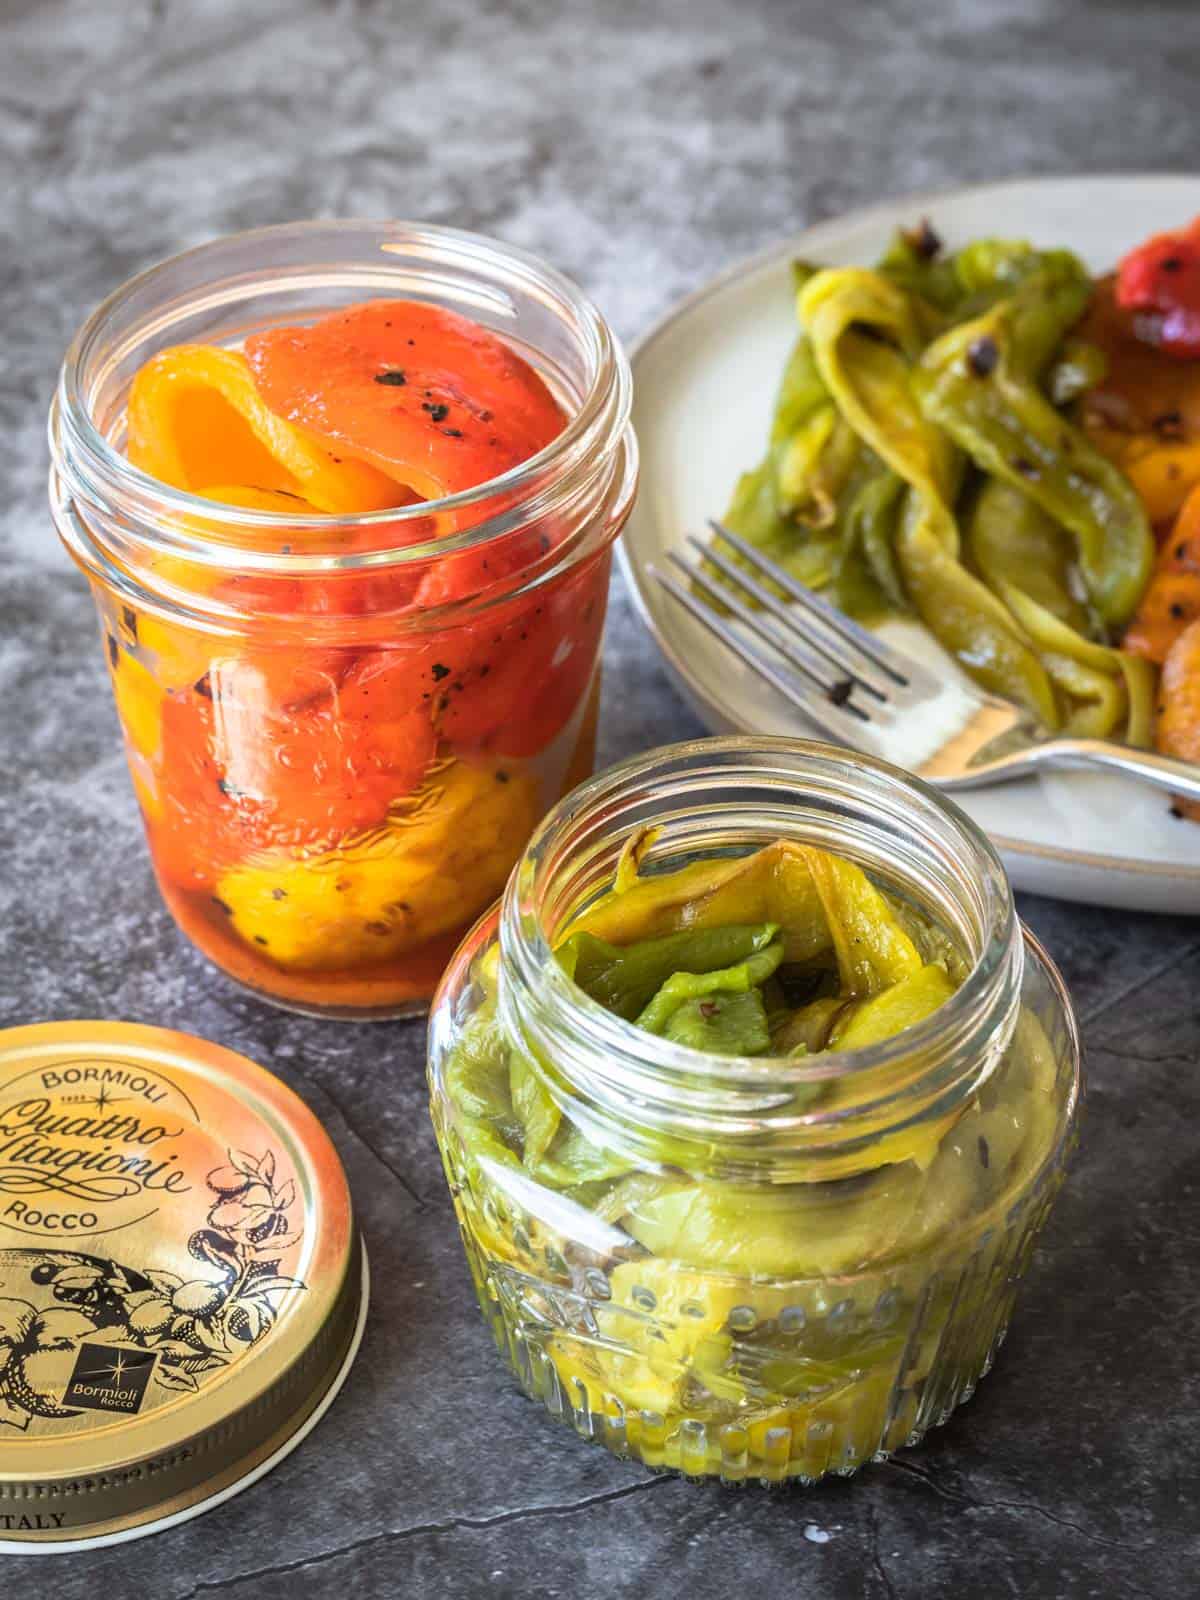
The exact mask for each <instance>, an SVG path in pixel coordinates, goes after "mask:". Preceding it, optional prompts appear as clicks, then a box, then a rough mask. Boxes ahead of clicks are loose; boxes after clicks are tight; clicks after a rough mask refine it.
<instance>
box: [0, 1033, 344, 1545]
mask: <svg viewBox="0 0 1200 1600" xmlns="http://www.w3.org/2000/svg"><path fill="white" fill-rule="evenodd" d="M365 1308H366V1289H365V1281H364V1261H363V1257H362V1249H361V1245H360V1243H359V1241H358V1238H357V1233H356V1229H355V1226H354V1218H353V1212H352V1209H351V1203H350V1191H349V1188H348V1186H347V1183H346V1175H345V1172H344V1171H343V1169H342V1165H341V1162H340V1161H339V1159H338V1156H337V1152H336V1151H335V1150H334V1147H333V1145H332V1143H331V1142H330V1139H329V1136H328V1134H326V1132H325V1130H324V1129H323V1128H322V1126H321V1124H320V1123H319V1122H318V1121H317V1119H316V1117H315V1116H314V1115H313V1114H312V1112H311V1111H310V1110H309V1109H308V1107H307V1106H306V1105H304V1103H303V1102H302V1101H301V1100H300V1099H299V1098H298V1097H297V1096H296V1095H295V1094H293V1093H292V1091H291V1090H290V1089H289V1088H287V1086H286V1085H285V1084H283V1083H281V1082H280V1081H279V1079H278V1078H275V1077H273V1076H272V1075H271V1074H270V1073H268V1072H265V1071H264V1070H263V1069H262V1068H261V1067H258V1066H256V1065H255V1064H254V1063H253V1062H251V1061H248V1060H247V1059H246V1058H245V1057H244V1056H240V1055H236V1054H234V1052H233V1051H230V1050H224V1049H222V1048H220V1047H219V1046H218V1045H214V1044H209V1043H206V1042H205V1041H204V1040H201V1039H195V1038H192V1037H191V1036H190V1035H188V1034H184V1033H173V1032H169V1031H168V1030H166V1029H163V1028H149V1027H139V1026H135V1025H131V1024H126V1023H114V1022H71V1023H45V1024H41V1025H38V1026H34V1027H27V1028H13V1029H9V1030H7V1031H4V1032H0V1550H4V1549H7V1550H9V1551H13V1550H20V1551H22V1552H24V1553H27V1554H28V1553H32V1552H34V1551H35V1550H37V1549H39V1548H41V1549H46V1550H62V1549H63V1548H64V1546H66V1545H70V1544H71V1543H75V1542H81V1541H91V1540H94V1539H102V1538H120V1537H133V1536H135V1535H136V1534H138V1533H149V1532H152V1531H154V1530H155V1529H157V1528H159V1527H162V1526H164V1525H165V1524H166V1523H167V1522H174V1521H177V1520H181V1519H182V1518H184V1517H187V1516H191V1515H195V1514H196V1513H197V1512H199V1511H201V1510H204V1509H206V1508H207V1507H208V1506H209V1505H211V1504H213V1503H215V1502H216V1501H218V1500H220V1499H224V1498H226V1497H227V1496H228V1495H229V1494H231V1493H233V1492H235V1490H236V1489H237V1488H239V1487H243V1486H244V1485H245V1483H246V1482H247V1481H249V1480H250V1479H252V1478H254V1477H256V1476H259V1475H260V1474H261V1473H262V1472H263V1471H265V1470H268V1468H269V1467H270V1466H271V1465H273V1464H274V1462H275V1461H276V1460H278V1459H279V1458H280V1457H281V1456H282V1455H283V1454H285V1453H286V1451H287V1450H288V1449H289V1448H292V1447H294V1445H295V1444H297V1443H299V1440H300V1438H301V1437H303V1434H304V1433H305V1432H307V1430H308V1428H309V1427H310V1426H311V1425H312V1423H313V1422H314V1421H315V1419H316V1417H317V1415H319V1414H320V1412H321V1411H322V1410H323V1409H324V1405H326V1404H328V1402H329V1400H331V1399H332V1396H333V1394H334V1393H335V1392H336V1389H337V1387H338V1386H339V1385H340V1383H341V1380H342V1378H343V1377H344V1376H345V1373H346V1371H347V1370H348V1368H349V1364H350V1361H351V1360H352V1359H353V1355H354V1352H355V1350H356V1348H357V1341H358V1338H359V1336H360V1334H361V1328H362V1317H363V1314H364V1313H365Z"/></svg>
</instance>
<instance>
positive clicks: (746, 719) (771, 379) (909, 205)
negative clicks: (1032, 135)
mask: <svg viewBox="0 0 1200 1600" xmlns="http://www.w3.org/2000/svg"><path fill="white" fill-rule="evenodd" d="M1197 214H1200V178H1184V177H1118V178H1070V179H1065V178H1050V179H1037V180H1033V181H1026V182H1015V183H999V184H989V185H986V186H983V187H980V188H975V189H964V190H961V191H958V192H956V193H953V194H945V195H918V196H913V197H909V198H907V199H902V200H896V201H893V202H889V203H888V204H887V205H883V206H876V207H873V208H872V209H871V210H869V211H859V212H855V213H853V214H851V215H850V216H846V217H840V218H838V219H837V220H836V221H833V222H825V223H821V224H820V225H819V226H818V227H815V228H810V229H808V231H807V232H805V233H802V234H798V235H796V236H795V237H794V238H791V239H787V240H785V241H783V242H782V243H780V244H779V245H776V246H774V247H772V248H771V249H770V250H768V251H766V252H765V253H763V254H761V255H758V256H755V257H754V258H753V259H751V260H749V261H745V262H742V263H740V264H739V265H737V266H735V267H733V268H732V269H731V270H729V271H728V272H725V273H723V274H722V275H721V276H720V277H718V278H716V279H714V280H713V281H712V282H711V283H709V284H707V285H705V287H703V288H701V289H699V290H697V292H696V293H695V294H693V295H690V296H689V297H688V298H687V299H686V300H684V301H682V302H681V303H680V304H679V305H677V306H676V307H675V308H674V309H673V310H672V311H670V312H668V314H667V315H666V316H665V317H664V318H662V320H661V321H659V322H658V323H656V324H655V326H654V327H653V328H651V329H650V331H649V332H648V333H647V334H645V335H644V337H643V338H642V339H641V340H640V341H639V342H638V344H637V346H636V347H635V349H634V352H633V367H634V376H635V382H636V391H635V393H636V398H635V403H634V424H635V426H636V428H637V433H638V438H639V441H640V444H641V452H642V489H641V494H640V496H639V499H638V503H637V506H636V507H635V509H634V513H633V516H632V518H631V520H630V522H629V525H628V528H627V529H626V533H625V538H624V549H623V553H622V560H623V563H624V567H625V572H626V577H627V578H628V580H629V583H630V587H631V589H632V592H633V594H634V598H635V602H636V604H637V606H638V608H639V610H640V612H641V615H642V618H643V620H644V621H645V622H646V624H647V626H648V627H649V628H650V630H651V632H652V633H653V634H654V636H655V638H656V639H657V641H658V643H659V645H660V647H661V649H662V651H663V654H664V656H665V657H666V660H667V664H668V666H669V668H670V670H671V672H672V674H673V676H674V678H675V680H676V682H677V683H678V685H679V687H680V689H681V690H682V691H683V693H684V695H685V696H686V698H687V699H688V700H689V701H690V702H691V704H692V705H693V706H694V707H695V708H696V710H697V712H698V713H699V715H700V716H701V717H702V718H703V720H704V721H705V722H706V723H707V724H708V726H709V727H711V728H713V729H714V730H719V731H722V732H727V731H730V730H737V731H740V732H745V733H781V734H805V735H809V736H811V735H812V733H813V729H812V727H811V726H810V725H809V724H807V723H806V722H805V720H804V719H803V718H802V717H801V716H800V714H799V713H798V712H797V711H795V710H794V709H793V708H792V707H791V706H790V705H789V704H788V703H787V701H785V700H784V699H783V698H782V697H781V696H779V695H777V694H775V692H774V691H773V690H771V689H769V688H768V687H767V686H766V685H765V684H763V683H762V682H761V681H760V680H759V679H758V678H756V677H755V676H754V675H753V674H752V673H751V672H750V670H749V669H748V668H746V667H743V666H742V664H741V663H740V662H739V661H737V660H736V659H735V658H734V657H733V656H732V655H730V654H729V653H728V652H727V651H725V650H724V649H722V647H721V646H720V645H719V644H718V643H717V642H716V641H715V640H713V639H712V638H711V636H710V635H709V634H708V633H707V632H706V631H705V630H704V629H703V628H702V627H701V626H700V625H699V624H698V623H696V622H694V621H693V620H692V619H691V618H690V617H689V616H688V615H687V614H686V612H684V611H683V610H682V608H681V607H680V606H678V605H677V604H676V603H675V602H674V601H673V600H671V599H670V597H669V596H667V595H665V594H663V592H662V591H661V590H660V589H659V588H658V587H657V585H656V584H655V583H654V582H653V580H652V579H651V578H649V576H648V575H647V573H646V570H645V569H646V563H647V562H650V561H654V560H656V559H657V560H659V561H660V562H661V558H662V555H663V553H664V551H666V550H668V549H670V548H671V547H672V546H676V545H678V544H680V542H681V541H682V538H683V536H684V534H685V533H686V532H696V533H703V531H704V528H705V519H706V518H707V517H710V516H720V514H721V512H722V511H723V510H724V508H725V506H726V504H727V502H728V500H729V494H730V491H731V489H732V487H733V484H734V482H735V480H736V478H737V476H738V474H739V473H740V472H742V471H744V470H745V469H746V468H748V467H751V466H753V465H754V464H755V463H756V462H757V461H758V459H759V457H760V455H761V453H762V450H763V445H764V441H765V439H766V436H767V429H768V426H769V423H770V416H771V409H772V406H773V404H774V398H775V390H776V386H777V384H778V381H779V375H780V372H781V370H782V367H783V363H784V360H785V358H786V355H787V352H788V350H789V349H790V347H791V343H792V340H793V339H794V337H795V311H794V303H793V295H792V292H791V282H790V274H789V265H790V262H791V260H792V258H793V257H794V256H804V257H805V258H807V259H810V260H816V261H820V262H825V263H828V264H830V265H834V266H842V265H850V264H853V263H870V262H871V261H873V260H874V259H875V258H876V256H877V255H878V254H879V253H880V252H881V250H882V249H883V247H884V245H885V244H886V242H887V240H888V239H889V237H890V236H891V233H892V230H893V229H894V228H895V227H896V226H897V224H905V225H910V224H912V223H915V222H917V221H919V220H920V218H921V217H923V216H927V217H928V218H929V219H930V221H931V222H932V224H933V226H934V228H935V230H936V231H937V232H938V233H939V234H940V235H941V237H942V238H943V239H944V240H945V242H946V243H947V245H948V246H949V247H951V248H955V247H957V246H958V245H961V244H965V243H966V242H967V240H969V239H972V238H976V237H978V236H980V235H981V234H992V235H997V234H998V235H1006V236H1008V237H1010V238H1011V237H1016V238H1026V239H1030V240H1032V241H1033V243H1034V244H1037V245H1042V246H1052V245H1059V246H1067V247H1069V248H1070V249H1073V250H1075V251H1077V252H1078V253H1079V254H1080V255H1081V256H1082V257H1083V259H1084V260H1085V261H1086V262H1087V264H1088V266H1089V267H1091V268H1092V269H1093V270H1096V271H1101V270H1104V269H1106V268H1108V267H1109V266H1111V265H1112V264H1113V263H1114V262H1115V261H1116V260H1117V259H1118V257H1120V256H1121V255H1122V254H1124V252H1125V251H1126V250H1128V249H1129V248H1130V246H1132V245H1134V244H1136V243H1138V242H1139V240H1141V239H1144V238H1145V237H1146V235H1147V234H1149V233H1154V232H1157V231H1160V230H1162V229H1164V228H1171V227H1178V226H1180V225H1181V224H1183V223H1186V222H1189V221H1191V219H1192V218H1193V217H1194V216H1196V215H1197ZM943 659H944V660H947V658H943ZM947 665H948V666H949V665H952V664H951V663H949V661H948V660H947ZM955 798H956V799H957V800H958V802H959V803H960V804H961V805H962V806H963V808H964V809H965V810H967V811H968V812H970V814H971V815H972V816H973V817H974V818H975V820H976V821H977V822H978V823H979V824H980V825H981V826H982V827H984V828H985V829H986V830H987V832H988V833H989V834H990V835H991V837H992V839H993V840H994V842H995V843H996V845H997V846H998V847H999V849H1000V851H1001V853H1002V855H1003V857H1004V860H1005V863H1006V865H1007V867H1008V870H1009V872H1010V874H1011V876H1012V879H1013V882H1014V883H1015V884H1016V885H1017V887H1018V888H1022V889H1031V890H1035V891H1037V892H1040V893H1043V894H1050V895H1058V896H1060V897H1062V898H1064V899H1069V900H1081V901H1087V902H1090V903H1092V904H1096V905H1108V906H1120V907H1123V908H1126V909H1131V910H1144V911H1176V912H1187V913H1193V914H1200V824H1197V823H1190V822H1185V821H1181V820H1179V819H1177V818H1175V817H1172V816H1171V815H1170V812H1169V810H1168V806H1169V800H1168V797H1167V796H1166V795H1165V794H1163V793H1162V792H1161V791H1156V790H1153V789H1150V788H1148V787H1146V786H1144V785H1141V784H1138V783H1134V782H1132V781H1131V780H1128V779H1125V778H1119V777H1116V778H1114V777H1109V776H1106V775H1099V774H1084V773H1061V774H1051V775H1047V776H1045V777H1040V778H1029V779H1025V780H1023V781H1021V782H1018V783H1010V784H1004V785H997V786H996V787H995V788H993V789H986V790H980V791H973V792H970V793H967V794H959V795H956V796H955Z"/></svg>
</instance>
